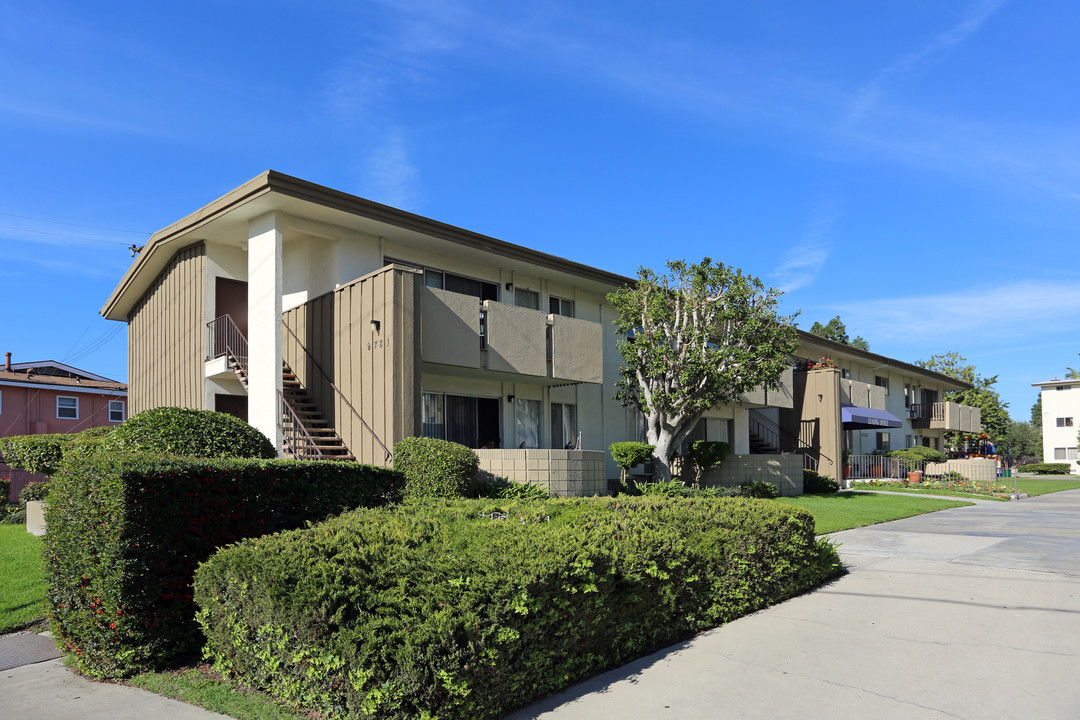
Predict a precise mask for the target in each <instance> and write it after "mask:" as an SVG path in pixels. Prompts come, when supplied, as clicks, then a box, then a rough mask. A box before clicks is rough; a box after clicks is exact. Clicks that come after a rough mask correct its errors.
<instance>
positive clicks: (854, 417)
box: [840, 405, 904, 430]
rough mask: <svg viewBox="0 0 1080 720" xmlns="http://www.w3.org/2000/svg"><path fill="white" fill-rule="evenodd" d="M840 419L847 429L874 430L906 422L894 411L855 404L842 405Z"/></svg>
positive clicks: (897, 425) (896, 426) (899, 425)
mask: <svg viewBox="0 0 1080 720" xmlns="http://www.w3.org/2000/svg"><path fill="white" fill-rule="evenodd" d="M840 419H841V420H842V421H843V423H844V429H845V430H873V429H874V428H898V427H903V426H904V422H903V421H902V420H900V418H898V417H896V416H895V415H893V414H892V413H888V412H886V411H884V410H875V409H874V408H867V407H857V406H855V405H841V406H840Z"/></svg>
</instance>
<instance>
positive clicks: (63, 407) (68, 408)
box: [56, 397, 79, 420]
mask: <svg viewBox="0 0 1080 720" xmlns="http://www.w3.org/2000/svg"><path fill="white" fill-rule="evenodd" d="M56 417H57V418H60V419H62V420H78V419H79V398H75V397H57V398H56Z"/></svg>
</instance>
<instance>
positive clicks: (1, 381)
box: [0, 361, 127, 395]
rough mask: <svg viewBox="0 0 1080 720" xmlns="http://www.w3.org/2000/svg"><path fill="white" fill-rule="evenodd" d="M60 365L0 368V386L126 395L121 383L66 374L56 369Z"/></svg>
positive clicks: (23, 365) (75, 373)
mask: <svg viewBox="0 0 1080 720" xmlns="http://www.w3.org/2000/svg"><path fill="white" fill-rule="evenodd" d="M61 365H62V363H54V362H52V361H45V362H42V363H36V364H35V363H19V364H18V365H15V364H12V366H11V370H10V371H8V370H4V369H3V368H2V367H0V385H8V386H12V385H14V386H16V387H34V388H44V387H56V388H68V389H70V390H72V391H75V392H102V393H108V394H113V395H126V394H127V385H126V384H124V383H122V382H117V381H115V380H109V379H108V378H102V377H101V376H100V375H94V376H92V377H91V374H90V373H84V372H83V371H80V370H75V372H72V373H67V372H64V371H63V370H61V369H60V368H59V367H57V366H61ZM64 367H66V366H64ZM73 370H74V368H73ZM94 378H100V379H94Z"/></svg>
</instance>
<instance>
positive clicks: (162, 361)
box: [128, 243, 206, 415]
mask: <svg viewBox="0 0 1080 720" xmlns="http://www.w3.org/2000/svg"><path fill="white" fill-rule="evenodd" d="M205 302H206V251H205V247H204V245H203V244H202V243H197V244H195V245H190V246H188V247H186V248H184V249H182V250H179V251H177V253H176V255H174V256H173V259H172V260H171V261H170V262H169V264H168V265H166V266H165V269H164V270H162V271H161V273H160V274H159V275H158V276H157V278H156V279H155V280H154V283H153V284H152V285H151V286H150V287H149V288H148V289H147V291H146V292H145V293H143V296H142V297H141V298H140V299H139V301H138V302H137V303H136V304H135V306H134V307H133V308H132V310H131V313H130V315H129V316H128V401H129V408H128V414H129V415H134V414H135V413H139V412H142V411H143V410H148V409H150V408H155V407H162V406H169V405H171V406H177V407H188V408H196V409H203V408H204V407H205V406H204V402H205V395H204V392H203V376H204V370H203V357H204V354H205V353H204V352H203V344H204V341H205V334H206V323H205V311H204V305H205Z"/></svg>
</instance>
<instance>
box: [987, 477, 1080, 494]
mask: <svg viewBox="0 0 1080 720" xmlns="http://www.w3.org/2000/svg"><path fill="white" fill-rule="evenodd" d="M1013 480H1014V478H1001V479H1000V480H999V481H998V482H1000V483H1002V484H1003V485H1007V486H1008V487H1009V488H1012V486H1013ZM1015 480H1016V481H1017V484H1018V485H1019V487H1020V492H1022V493H1027V494H1028V495H1029V496H1031V497H1035V496H1036V495H1047V494H1049V493H1055V492H1061V491H1062V490H1076V489H1077V488H1080V477H1020V478H1015Z"/></svg>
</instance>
